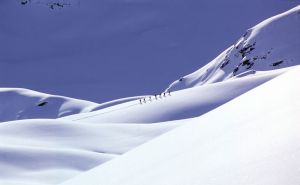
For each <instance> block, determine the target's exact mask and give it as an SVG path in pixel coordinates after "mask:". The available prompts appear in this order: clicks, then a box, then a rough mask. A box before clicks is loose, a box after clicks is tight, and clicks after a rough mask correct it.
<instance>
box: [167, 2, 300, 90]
mask: <svg viewBox="0 0 300 185" xmlns="http://www.w3.org/2000/svg"><path fill="white" fill-rule="evenodd" d="M299 33H300V5H299V6H297V7H295V8H293V9H291V10H289V11H287V12H284V13H282V14H279V15H276V16H274V17H271V18H269V19H267V20H265V21H263V22H261V23H259V24H258V25H256V26H254V27H252V28H250V29H248V30H247V31H246V33H245V34H244V35H243V36H242V37H241V38H240V39H239V40H238V41H237V42H236V43H235V44H234V45H232V46H230V47H229V48H228V49H226V50H225V51H224V52H223V53H221V54H220V55H219V56H218V57H216V58H215V59H214V60H212V61H211V62H210V63H208V64H207V65H205V66H204V67H202V68H201V69H199V70H197V71H195V72H193V73H191V74H189V75H186V76H184V77H182V78H180V79H179V80H177V81H175V82H173V83H172V84H171V85H170V86H169V87H168V88H167V90H172V91H174V90H180V89H184V88H190V87H194V86H199V85H203V84H209V83H215V82H220V81H224V80H228V79H233V78H237V77H242V76H246V75H252V74H254V73H256V72H257V71H266V70H273V69H278V68H284V67H288V66H294V65H298V64H299V58H300V52H299V51H300V36H299Z"/></svg>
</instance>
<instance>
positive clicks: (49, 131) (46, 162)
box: [0, 119, 184, 185]
mask: <svg viewBox="0 0 300 185" xmlns="http://www.w3.org/2000/svg"><path fill="white" fill-rule="evenodd" d="M181 124H184V122H182V121H181V122H167V123H159V124H91V123H76V124H74V123H73V122H67V121H60V120H46V119H37V120H22V121H11V122H5V123H1V124H0V140H1V144H0V172H1V173H0V184H1V185H8V184H9V185H10V184H14V185H23V184H28V185H29V184H30V185H32V184H35V183H38V184H58V183H60V182H63V181H64V180H67V179H69V178H71V177H74V176H75V175H78V174H79V173H80V172H83V171H86V170H89V169H91V168H93V167H95V166H97V165H100V164H102V163H104V162H106V161H108V160H110V159H112V158H114V157H116V156H119V155H121V154H123V153H125V152H127V151H128V150H130V149H132V148H135V147H136V146H138V145H140V144H143V143H144V142H146V141H148V140H150V139H152V138H154V137H157V136H158V135H160V134H162V133H165V132H166V131H168V130H170V129H172V128H175V127H177V126H178V125H181Z"/></svg>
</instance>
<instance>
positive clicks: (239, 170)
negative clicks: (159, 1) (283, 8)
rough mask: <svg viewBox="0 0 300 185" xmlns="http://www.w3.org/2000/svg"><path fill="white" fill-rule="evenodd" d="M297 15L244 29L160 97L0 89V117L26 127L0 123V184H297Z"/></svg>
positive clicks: (295, 11) (299, 61)
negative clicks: (97, 97) (95, 97)
mask: <svg viewBox="0 0 300 185" xmlns="http://www.w3.org/2000/svg"><path fill="white" fill-rule="evenodd" d="M299 12H300V6H297V7H295V8H293V9H291V10H289V11H287V12H285V13H283V14H280V15H278V16H275V17H272V18H270V19H267V20H266V21H263V22H262V23H260V24H258V25H257V26H255V27H253V28H251V29H249V30H248V31H247V34H245V35H244V36H243V37H242V38H241V39H239V41H238V42H237V43H236V44H234V45H233V46H231V47H230V48H229V49H227V50H226V51H224V52H223V53H222V54H221V55H220V56H218V57H217V58H216V59H214V60H213V61H211V62H210V63H208V64H207V65H206V66H204V67H203V68H201V69H199V70H198V71H196V72H194V73H192V74H190V75H187V76H185V77H183V78H181V79H180V80H178V81H175V82H174V83H173V84H171V85H170V87H169V88H168V89H167V90H166V93H165V94H161V95H157V96H153V95H152V96H150V95H147V96H138V97H129V98H123V99H119V100H113V101H110V102H106V103H103V104H96V103H92V102H87V101H81V100H77V99H71V98H67V97H61V96H54V95H49V94H43V93H38V92H35V91H30V90H25V89H11V88H5V89H1V90H0V99H1V102H5V103H3V104H1V106H0V111H7V112H3V114H0V116H2V117H1V119H2V120H14V119H25V120H16V121H9V122H2V123H1V124H0V140H1V141H2V142H1V143H0V172H1V173H0V185H37V184H38V185H54V184H59V183H63V185H77V184H78V185H79V184H80V185H82V184H88V185H93V184H105V185H114V184H124V185H126V184H128V185H134V184H137V185H140V184H145V185H148V184H149V185H150V184H190V185H194V184H195V185H196V184H199V183H203V184H211V185H219V184H224V183H226V184H236V185H238V184H245V185H265V184H274V185H282V184H291V185H298V184H299V183H300V179H299V175H298V174H299V169H300V164H299V160H298V159H299V157H300V154H299V147H300V146H299V142H298V140H299V135H300V130H299V126H298V123H299V120H300V118H299V114H300V112H299V109H298V107H299V106H300V105H299V99H300V97H299V94H300V88H299V77H300V76H299V74H300V68H299V64H300V56H299V51H300V40H299V33H300V30H299V29H300V24H299V23H300V13H299ZM247 68H248V69H247ZM85 90H86V89H85ZM168 90H171V92H170V94H169V93H168V92H167V91H168ZM14 105H16V106H14ZM70 114H72V115H70ZM27 118H58V119H27ZM171 130H172V131H171ZM169 131H170V132H169ZM154 138H155V139H154ZM152 139H154V140H152ZM150 140H152V141H150ZM148 141H150V142H149V143H146V142H148ZM144 143H145V144H144ZM140 145H141V146H140ZM112 159H113V160H112ZM109 160H111V161H109ZM103 163H104V164H103ZM94 167H96V168H95V169H93V170H91V171H88V170H89V169H92V168H94ZM86 171H88V172H86ZM83 172H86V173H83ZM80 174H81V175H80ZM77 175H78V176H77ZM73 177H74V179H71V178H73ZM69 179H71V180H70V181H69V182H65V183H64V181H66V180H69Z"/></svg>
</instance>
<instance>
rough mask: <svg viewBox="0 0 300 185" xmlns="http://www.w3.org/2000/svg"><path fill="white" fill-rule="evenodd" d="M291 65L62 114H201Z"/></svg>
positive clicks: (103, 117) (126, 117)
mask: <svg viewBox="0 0 300 185" xmlns="http://www.w3.org/2000/svg"><path fill="white" fill-rule="evenodd" d="M287 70H289V68H284V69H279V70H273V71H265V72H258V73H257V74H255V75H252V76H247V77H244V78H237V79H233V80H230V81H225V82H220V83H214V84H209V85H205V86H198V87H195V88H190V89H184V90H181V91H175V92H171V94H170V95H169V94H168V93H167V94H166V96H163V95H162V96H161V97H157V100H156V99H155V97H154V96H151V101H150V100H149V97H146V100H147V101H146V103H142V104H141V103H140V102H139V100H135V101H129V102H126V103H122V104H118V105H116V106H111V107H108V108H104V109H101V110H98V111H93V112H87V113H83V114H75V115H71V116H67V117H62V118H60V119H62V120H68V121H75V122H81V121H84V122H92V123H154V122H162V121H171V120H179V119H187V118H191V117H196V116H200V115H202V114H204V113H206V112H208V111H210V110H213V109H214V108H216V107H218V106H220V105H222V104H224V103H226V102H228V101H230V100H232V99H234V98H236V97H237V96H239V95H241V94H243V93H245V92H247V91H248V90H250V89H252V88H255V87H257V86H259V85H260V84H262V83H264V82H266V81H268V80H270V79H272V78H274V77H276V76H278V75H280V74H282V73H284V72H285V71H287Z"/></svg>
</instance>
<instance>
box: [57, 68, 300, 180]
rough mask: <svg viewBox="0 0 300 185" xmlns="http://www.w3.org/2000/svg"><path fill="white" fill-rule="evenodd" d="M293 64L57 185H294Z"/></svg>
mask: <svg viewBox="0 0 300 185" xmlns="http://www.w3.org/2000/svg"><path fill="white" fill-rule="evenodd" d="M299 79H300V68H299V67H297V68H295V70H292V71H290V72H288V73H286V74H284V75H281V76H279V77H277V78H275V79H273V80H271V81H269V82H267V83H265V84H263V85H261V86H259V87H257V88H255V89H253V90H251V91H249V92H247V93H245V94H244V95H242V96H240V97H238V98H236V99H234V100H232V101H230V102H229V103H227V104H225V105H223V106H221V107H219V108H217V109H215V110H213V111H211V112H209V113H207V114H205V115H203V116H201V117H198V118H195V119H191V120H190V123H189V124H187V125H184V126H181V127H179V128H177V129H175V130H173V131H171V132H169V133H166V134H164V135H163V136H161V137H158V138H156V139H154V140H152V141H150V142H149V143H147V144H145V145H142V146H140V147H138V148H136V149H134V150H133V151H131V152H128V153H127V154H125V155H123V156H120V157H119V158H117V159H115V160H112V161H110V162H107V163H105V164H103V165H102V166H99V167H98V168H95V169H93V170H91V171H89V172H87V173H85V174H83V175H80V176H78V177H76V178H74V179H72V180H70V181H69V182H66V183H63V184H62V185H82V184H88V185H99V184H105V185H120V184H122V185H141V184H143V185H153V184H155V185H165V184H172V185H182V184H188V185H199V184H209V185H224V184H231V185H241V184H243V185H266V184H268V185H270V184H272V185H283V184H289V185H299V184H300V176H299V174H300V160H299V158H300V143H299V140H300V124H299V123H300V119H299V115H300V109H299V107H300V101H299V100H300V87H299V85H298V84H299V83H300V80H299Z"/></svg>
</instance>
